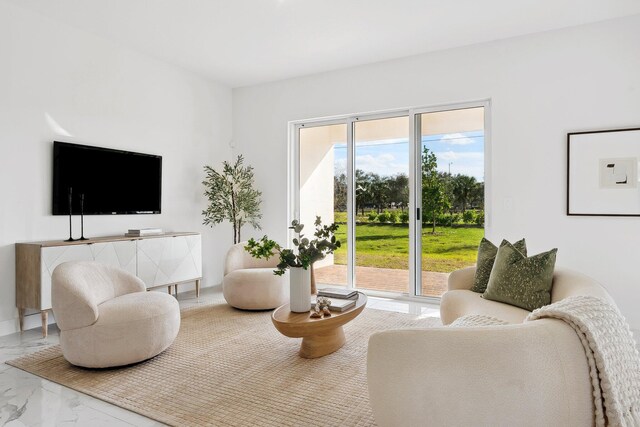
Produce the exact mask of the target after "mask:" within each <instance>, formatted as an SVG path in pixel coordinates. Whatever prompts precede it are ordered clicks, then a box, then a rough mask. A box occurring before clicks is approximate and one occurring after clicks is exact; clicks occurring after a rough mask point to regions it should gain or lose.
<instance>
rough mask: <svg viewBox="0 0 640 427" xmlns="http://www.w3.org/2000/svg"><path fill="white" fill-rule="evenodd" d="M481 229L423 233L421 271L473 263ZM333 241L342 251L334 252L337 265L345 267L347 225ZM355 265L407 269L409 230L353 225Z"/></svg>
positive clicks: (463, 228) (406, 228)
mask: <svg viewBox="0 0 640 427" xmlns="http://www.w3.org/2000/svg"><path fill="white" fill-rule="evenodd" d="M482 236H484V229H482V228H475V227H468V228H467V227H460V228H451V227H437V229H436V234H431V228H427V229H423V230H422V269H423V270H428V271H439V272H450V271H453V270H455V269H458V268H462V267H466V266H469V265H472V264H474V263H475V262H476V254H477V250H478V244H479V243H480V239H482ZM336 237H337V238H338V239H339V240H340V241H341V242H342V247H341V248H340V249H338V250H337V251H336V254H335V262H336V264H346V258H347V244H346V243H347V235H346V225H344V224H341V225H340V228H339V229H338V231H337V233H336ZM356 265H358V266H365V267H384V268H401V269H406V268H408V265H409V226H408V225H407V224H395V225H391V224H358V225H356Z"/></svg>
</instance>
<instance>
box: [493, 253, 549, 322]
mask: <svg viewBox="0 0 640 427" xmlns="http://www.w3.org/2000/svg"><path fill="white" fill-rule="evenodd" d="M556 252H558V249H551V250H550V251H548V252H543V253H541V254H538V255H534V256H532V257H528V258H527V257H526V256H524V255H523V254H522V253H521V252H520V251H519V250H517V249H516V248H515V247H514V245H512V244H511V243H508V242H507V243H506V244H505V245H504V246H500V248H499V249H498V255H497V256H496V262H495V263H494V264H493V270H491V276H490V277H489V283H488V284H487V290H486V291H484V294H482V297H483V298H486V299H489V300H493V301H499V302H504V303H507V304H511V305H515V306H516V307H520V308H524V309H525V310H529V311H533V310H535V309H536V308H540V307H542V306H545V305H548V304H550V303H551V285H552V282H553V268H554V266H555V264H556Z"/></svg>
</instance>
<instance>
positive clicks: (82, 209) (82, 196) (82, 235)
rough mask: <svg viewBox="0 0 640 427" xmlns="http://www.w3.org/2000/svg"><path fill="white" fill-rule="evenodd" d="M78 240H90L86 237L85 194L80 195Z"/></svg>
mask: <svg viewBox="0 0 640 427" xmlns="http://www.w3.org/2000/svg"><path fill="white" fill-rule="evenodd" d="M78 240H89V239H87V238H86V237H84V193H82V194H80V238H79V239H78Z"/></svg>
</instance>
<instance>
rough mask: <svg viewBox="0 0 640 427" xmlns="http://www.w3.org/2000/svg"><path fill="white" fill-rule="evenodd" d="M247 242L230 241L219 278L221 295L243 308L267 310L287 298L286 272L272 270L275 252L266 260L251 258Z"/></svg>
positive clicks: (274, 262)
mask: <svg viewBox="0 0 640 427" xmlns="http://www.w3.org/2000/svg"><path fill="white" fill-rule="evenodd" d="M246 245H247V242H241V243H237V244H235V245H233V246H232V247H231V248H230V249H229V251H228V252H227V257H226V259H225V263H224V278H223V279H222V294H223V295H224V299H225V300H226V301H227V302H228V303H229V305H231V306H232V307H235V308H240V309H243V310H270V309H272V308H276V307H279V306H281V305H283V304H286V303H287V302H289V272H288V271H287V272H286V273H285V274H284V275H282V276H276V275H275V274H273V270H274V269H275V267H276V265H278V262H279V258H278V256H277V255H274V256H272V257H271V258H269V259H268V260H266V259H259V258H254V257H252V256H251V254H249V253H248V252H247V251H246V250H245V249H244V247H245V246H246Z"/></svg>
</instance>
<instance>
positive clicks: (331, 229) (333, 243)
mask: <svg viewBox="0 0 640 427" xmlns="http://www.w3.org/2000/svg"><path fill="white" fill-rule="evenodd" d="M314 225H315V227H316V230H315V232H314V234H313V235H314V237H315V238H314V239H311V240H309V239H308V238H306V237H304V235H303V234H301V233H302V229H303V228H304V224H300V223H299V222H298V220H295V219H294V220H293V221H291V227H289V229H290V230H293V231H294V233H295V234H297V235H298V236H297V237H294V238H293V240H292V243H293V244H294V245H295V246H296V249H297V252H294V250H293V249H283V248H282V247H281V246H280V245H279V244H278V243H276V242H275V241H273V240H269V238H268V237H267V236H263V237H262V239H260V240H259V241H256V240H254V239H249V241H248V242H247V246H245V249H246V250H247V252H249V253H250V254H251V255H252V256H254V257H256V258H265V259H269V258H270V257H272V256H273V255H275V254H276V253H277V254H278V255H279V256H280V263H279V264H278V266H277V268H276V270H274V273H275V274H277V275H282V274H284V272H285V271H286V270H287V269H288V268H289V267H302V269H304V270H308V271H309V276H310V282H311V283H310V284H311V289H310V293H311V294H315V293H316V284H315V277H314V274H313V263H315V262H316V261H320V260H321V259H324V258H325V257H326V256H327V255H329V254H332V253H333V252H334V251H335V250H336V249H338V248H339V247H340V241H339V240H337V239H336V236H335V232H336V231H337V230H338V225H337V224H336V223H332V224H330V225H324V226H323V225H322V219H321V218H320V217H319V216H316V220H315V222H314ZM295 274H297V273H294V272H293V270H292V272H291V276H290V280H291V283H294V275H295ZM305 311H306V310H305Z"/></svg>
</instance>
